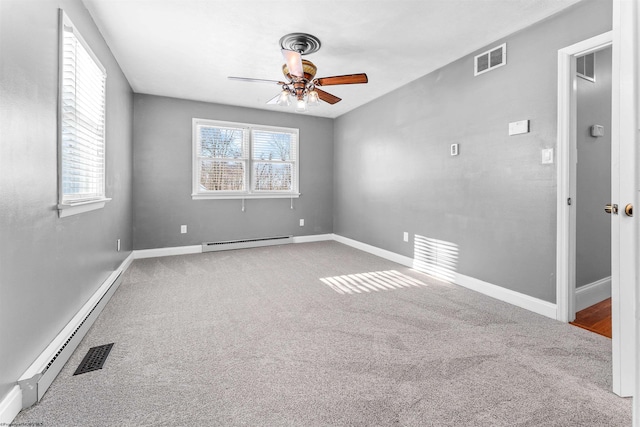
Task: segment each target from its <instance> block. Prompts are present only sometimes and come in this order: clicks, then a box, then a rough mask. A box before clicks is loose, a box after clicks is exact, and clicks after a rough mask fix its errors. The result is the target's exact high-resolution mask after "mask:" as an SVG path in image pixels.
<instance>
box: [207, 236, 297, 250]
mask: <svg viewBox="0 0 640 427" xmlns="http://www.w3.org/2000/svg"><path fill="white" fill-rule="evenodd" d="M292 242H293V236H277V237H260V238H257V239H242V240H227V241H222V242H208V243H203V244H202V252H213V251H226V250H230V249H244V248H256V247H260V246H273V245H284V244H287V243H292Z"/></svg>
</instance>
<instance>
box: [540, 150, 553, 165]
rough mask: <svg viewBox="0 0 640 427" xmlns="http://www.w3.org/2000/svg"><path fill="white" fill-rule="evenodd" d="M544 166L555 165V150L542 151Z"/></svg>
mask: <svg viewBox="0 0 640 427" xmlns="http://www.w3.org/2000/svg"><path fill="white" fill-rule="evenodd" d="M542 164H543V165H550V164H553V148H545V149H543V150H542Z"/></svg>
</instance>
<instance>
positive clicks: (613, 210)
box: [604, 204, 618, 215]
mask: <svg viewBox="0 0 640 427" xmlns="http://www.w3.org/2000/svg"><path fill="white" fill-rule="evenodd" d="M604 211H605V212H606V213H608V214H610V213H612V214H614V215H618V205H612V204H608V205H604Z"/></svg>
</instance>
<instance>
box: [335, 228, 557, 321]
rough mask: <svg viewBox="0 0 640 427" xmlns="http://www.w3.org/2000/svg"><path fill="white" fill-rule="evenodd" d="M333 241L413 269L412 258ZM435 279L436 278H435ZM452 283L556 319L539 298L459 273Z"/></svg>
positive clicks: (343, 240) (349, 241)
mask: <svg viewBox="0 0 640 427" xmlns="http://www.w3.org/2000/svg"><path fill="white" fill-rule="evenodd" d="M334 240H335V241H336V242H340V243H344V244H345V245H349V246H351V247H354V248H356V249H360V250H362V251H365V252H369V253H371V254H373V255H377V256H379V257H380V258H385V259H388V260H389V261H393V262H397V263H398V264H402V265H404V266H405V267H409V268H414V262H413V258H409V257H407V256H404V255H400V254H397V253H395V252H391V251H387V250H385V249H380V248H378V247H375V246H371V245H368V244H366V243H362V242H359V241H357V240H353V239H349V238H347V237H343V236H340V235H337V234H334ZM417 271H420V270H417ZM423 274H425V273H423ZM436 279H438V278H437V277H436ZM438 280H441V279H438ZM453 283H454V284H456V285H459V286H462V287H464V288H467V289H471V290H473V291H476V292H480V293H481V294H484V295H487V296H490V297H492V298H495V299H497V300H500V301H504V302H507V303H509V304H512V305H515V306H517V307H520V308H524V309H525V310H529V311H533V312H534V313H537V314H540V315H542V316H546V317H550V318H551V319H554V320H555V318H556V304H553V303H550V302H547V301H544V300H541V299H539V298H534V297H531V296H529V295H525V294H522V293H520V292H516V291H512V290H510V289H506V288H503V287H501V286H497V285H493V284H491V283H487V282H484V281H482V280H479V279H476V278H473V277H469V276H465V275H463V274H460V273H454V280H453Z"/></svg>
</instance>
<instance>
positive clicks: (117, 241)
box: [116, 239, 120, 252]
mask: <svg viewBox="0 0 640 427" xmlns="http://www.w3.org/2000/svg"><path fill="white" fill-rule="evenodd" d="M116 246H117V248H118V252H120V239H118V240H116Z"/></svg>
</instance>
